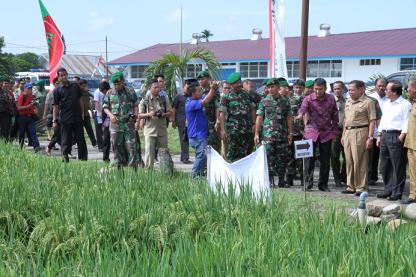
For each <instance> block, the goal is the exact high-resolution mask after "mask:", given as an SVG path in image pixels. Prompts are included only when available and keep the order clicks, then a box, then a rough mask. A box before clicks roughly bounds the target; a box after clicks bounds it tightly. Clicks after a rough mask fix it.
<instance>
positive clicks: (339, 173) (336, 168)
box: [331, 132, 347, 183]
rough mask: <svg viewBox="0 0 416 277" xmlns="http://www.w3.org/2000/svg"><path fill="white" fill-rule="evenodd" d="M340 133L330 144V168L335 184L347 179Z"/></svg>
mask: <svg viewBox="0 0 416 277" xmlns="http://www.w3.org/2000/svg"><path fill="white" fill-rule="evenodd" d="M341 137H342V132H341V133H340V134H338V135H337V137H336V138H334V139H333V140H332V143H331V168H332V175H334V180H335V182H336V183H338V182H344V183H345V181H346V179H347V165H346V161H345V152H344V147H343V146H342V144H341ZM340 157H342V163H341V161H340Z"/></svg>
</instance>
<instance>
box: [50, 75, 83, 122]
mask: <svg viewBox="0 0 416 277" xmlns="http://www.w3.org/2000/svg"><path fill="white" fill-rule="evenodd" d="M81 96H82V92H81V89H80V88H79V86H78V84H76V83H69V84H68V85H59V86H58V87H56V88H55V90H54V92H53V104H54V105H56V106H59V110H60V112H59V116H60V121H61V124H70V123H77V122H81V121H82V112H81V104H80V98H81Z"/></svg>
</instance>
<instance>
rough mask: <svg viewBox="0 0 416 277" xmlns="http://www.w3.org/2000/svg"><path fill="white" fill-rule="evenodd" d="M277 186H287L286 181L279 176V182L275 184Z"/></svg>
mask: <svg viewBox="0 0 416 277" xmlns="http://www.w3.org/2000/svg"><path fill="white" fill-rule="evenodd" d="M277 186H278V187H279V188H288V187H289V186H288V185H287V184H286V182H285V181H284V180H283V178H282V179H280V178H279V183H278V184H277Z"/></svg>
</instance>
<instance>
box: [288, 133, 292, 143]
mask: <svg viewBox="0 0 416 277" xmlns="http://www.w3.org/2000/svg"><path fill="white" fill-rule="evenodd" d="M287 141H288V143H289V145H290V144H292V142H293V135H292V134H289V136H288V137H287Z"/></svg>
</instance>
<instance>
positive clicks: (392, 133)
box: [377, 80, 414, 201]
mask: <svg viewBox="0 0 416 277" xmlns="http://www.w3.org/2000/svg"><path fill="white" fill-rule="evenodd" d="M402 91H403V88H402V84H401V83H400V82H399V81H396V80H394V81H390V82H388V84H387V89H386V96H387V98H388V99H389V100H388V101H386V102H385V103H384V105H383V110H384V111H385V112H384V113H383V115H382V117H381V120H380V125H379V126H378V137H377V146H379V147H380V156H381V163H380V171H381V175H382V176H383V182H384V185H385V188H384V192H383V193H381V194H378V195H377V197H379V198H387V199H388V200H391V201H396V200H399V199H401V198H402V193H403V188H404V185H405V182H406V164H407V157H406V149H405V148H404V147H403V143H404V140H405V138H406V134H407V127H408V126H407V125H408V121H409V114H410V111H411V109H412V106H411V104H410V103H409V101H407V100H406V99H404V98H403V97H402V96H401V95H402ZM412 135H414V134H412Z"/></svg>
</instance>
